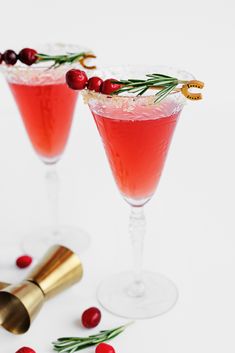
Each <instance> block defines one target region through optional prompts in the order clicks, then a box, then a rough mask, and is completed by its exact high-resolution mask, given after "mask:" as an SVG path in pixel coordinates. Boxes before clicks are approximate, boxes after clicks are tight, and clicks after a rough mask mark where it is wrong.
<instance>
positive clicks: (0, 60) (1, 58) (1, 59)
mask: <svg viewBox="0 0 235 353" xmlns="http://www.w3.org/2000/svg"><path fill="white" fill-rule="evenodd" d="M2 61H3V55H2V53H0V64H1V63H2Z"/></svg>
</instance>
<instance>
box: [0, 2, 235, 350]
mask: <svg viewBox="0 0 235 353" xmlns="http://www.w3.org/2000/svg"><path fill="white" fill-rule="evenodd" d="M234 27H235V24H234V2H233V1H228V0H225V1H223V2H218V1H217V2H212V1H207V2H206V1H202V0H199V1H192V2H188V1H186V0H181V1H174V2H173V1H161V2H157V1H155V0H153V1H148V0H146V1H144V2H141V3H140V4H139V2H137V1H123V0H120V1H115V2H114V1H94V2H92V1H87V2H86V1H78V0H70V1H67V2H63V1H54V0H51V1H45V0H40V1H37V2H32V1H15V2H7V1H4V2H2V4H1V19H0V31H1V49H2V50H5V49H7V48H10V47H12V48H16V47H17V48H22V47H24V46H26V45H27V46H35V43H37V42H44V41H69V42H75V43H76V42H77V43H82V44H83V43H84V44H85V45H87V46H88V47H91V48H93V50H94V51H95V52H96V53H97V55H98V56H99V59H100V62H101V63H104V64H107V65H110V64H111V65H113V64H123V63H128V64H129V63H135V64H138V63H139V64H145V63H147V64H155V63H157V64H167V65H174V66H179V67H182V68H184V69H186V70H188V71H191V72H192V73H194V74H195V76H196V77H197V78H198V79H201V80H204V81H205V83H206V89H205V90H204V97H205V98H204V100H203V101H202V102H197V103H194V102H192V103H189V104H188V106H187V107H186V108H185V110H184V112H183V114H182V118H181V121H180V123H179V125H178V128H177V130H176V134H175V136H174V141H173V144H172V147H171V150H170V154H169V158H168V161H167V164H166V168H165V171H164V174H163V178H162V180H161V183H160V186H159V189H158V191H157V193H156V195H155V197H154V198H153V200H152V201H151V202H150V203H149V204H148V205H147V207H146V215H147V220H148V237H147V239H146V252H145V267H146V269H150V270H154V271H159V272H162V273H164V274H166V275H167V276H169V277H170V278H171V279H173V280H174V281H175V282H176V283H177V285H178V289H179V293H180V298H179V301H178V303H177V305H176V307H175V308H174V309H173V310H172V311H171V312H169V313H168V314H166V315H164V316H161V317H158V318H156V319H152V320H148V321H139V322H137V323H136V324H135V325H133V326H131V327H130V328H128V331H127V332H126V333H124V334H123V335H122V336H120V337H118V338H117V339H115V342H113V345H114V346H115V347H116V351H117V353H118V352H120V353H121V352H126V353H133V352H135V353H143V352H161V353H173V352H174V353H188V352H190V353H198V352H213V353H219V352H222V351H223V352H226V353H232V352H234V347H235V343H234V324H233V323H234V316H235V302H234V298H235V284H234V283H235V276H234V274H235V237H234V199H235V198H234V196H235V195H234V192H235V190H234V177H235V175H234V174H235V173H234V147H235V146H234V144H235V143H234V127H235V124H234V121H235V108H234V71H235V70H234V63H235V60H234V59H235V58H234V36H233V34H232V33H234V30H235V28H234ZM0 82H1V85H0V97H1V100H0V102H1V104H0V116H1V121H0V124H1V127H0V161H1V174H0V190H1V191H0V195H1V196H0V218H1V221H0V232H1V233H0V234H1V235H0V244H1V245H0V246H1V249H0V255H1V256H0V278H1V279H2V280H8V281H16V280H19V279H20V278H23V276H24V274H25V272H26V271H19V270H17V269H16V268H15V267H14V260H15V257H16V255H18V254H20V250H19V248H18V247H17V244H18V242H19V241H20V236H21V234H23V233H22V232H23V231H27V230H29V229H31V228H33V227H37V226H40V225H43V224H46V223H48V221H49V219H48V217H47V199H46V194H45V193H44V184H43V175H44V168H43V165H42V163H41V162H40V161H39V160H38V159H37V157H36V155H35V154H34V152H33V151H32V148H31V146H30V144H29V141H28V139H27V136H26V134H25V131H24V129H23V126H22V123H21V120H20V117H19V114H18V112H17V110H16V107H15V105H14V103H13V100H12V98H11V96H10V92H9V91H8V88H7V86H6V84H5V82H4V80H3V78H1V79H0ZM58 167H59V172H60V176H61V184H62V185H61V202H60V212H61V223H65V224H73V225H80V226H82V227H83V228H85V229H86V230H87V231H89V232H90V234H91V235H92V246H91V248H90V249H89V251H88V252H86V253H84V254H82V259H83V261H84V266H85V277H84V280H83V282H82V283H81V284H79V285H77V286H76V287H74V288H73V289H71V290H69V291H67V292H66V293H64V294H62V295H61V296H59V297H58V298H56V299H54V300H52V301H51V302H50V303H47V304H46V306H45V307H44V309H43V310H42V312H41V314H40V315H39V317H38V318H37V319H36V321H35V322H34V324H33V326H32V329H31V330H30V332H29V333H27V334H26V335H23V336H19V337H15V336H12V335H10V334H8V333H6V332H5V331H3V330H0V345H1V352H4V353H14V352H15V351H16V350H17V349H18V348H19V347H21V346H23V345H28V346H32V347H34V348H35V349H36V351H37V353H42V352H44V353H49V352H51V346H50V342H51V341H52V340H54V339H55V338H56V337H59V336H61V335H63V336H64V335H81V334H84V335H85V334H88V333H90V331H89V332H87V331H85V330H83V329H81V327H80V324H79V317H80V314H81V312H82V311H83V309H84V308H86V307H87V306H89V305H96V304H97V302H96V299H95V289H96V287H97V285H98V283H99V282H100V280H101V279H103V278H104V277H105V276H106V275H108V274H110V273H114V272H116V271H120V270H124V269H126V268H129V267H130V266H131V258H130V245H129V239H128V234H127V222H128V206H127V205H126V204H125V202H124V201H122V199H121V197H120V196H119V194H118V191H117V189H116V187H115V185H114V181H113V178H112V176H111V172H110V170H109V167H108V164H107V161H106V159H105V156H104V151H103V147H102V145H101V142H100V140H99V137H98V133H97V131H96V128H95V125H94V122H93V121H92V118H91V115H90V113H89V112H88V108H87V106H84V105H83V104H82V102H81V100H80V101H79V104H78V106H77V111H76V115H75V120H74V126H73V130H72V133H71V137H70V141H69V144H68V147H67V150H66V153H65V155H64V157H63V159H62V161H61V162H60V163H59V166H58ZM32 236H33V235H32ZM124 321H125V320H122V319H119V318H116V317H114V316H112V315H110V314H108V313H106V312H103V321H102V323H101V324H100V327H99V328H100V329H102V328H106V327H112V326H115V325H117V324H120V323H122V322H124ZM88 351H89V352H93V351H94V349H90V350H88Z"/></svg>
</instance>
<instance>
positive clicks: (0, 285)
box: [0, 282, 10, 290]
mask: <svg viewBox="0 0 235 353" xmlns="http://www.w3.org/2000/svg"><path fill="white" fill-rule="evenodd" d="M9 285H10V284H9V283H5V282H0V290H1V289H3V288H6V287H8V286H9Z"/></svg>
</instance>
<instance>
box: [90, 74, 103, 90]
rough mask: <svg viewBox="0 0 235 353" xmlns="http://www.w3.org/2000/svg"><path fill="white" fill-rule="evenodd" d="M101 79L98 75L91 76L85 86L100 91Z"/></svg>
mask: <svg viewBox="0 0 235 353" xmlns="http://www.w3.org/2000/svg"><path fill="white" fill-rule="evenodd" d="M102 83H103V80H102V79H101V78H99V77H96V76H94V77H91V78H89V80H88V84H87V88H88V89H89V90H91V91H95V92H100V90H101V85H102Z"/></svg>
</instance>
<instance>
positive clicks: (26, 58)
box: [18, 48, 37, 66]
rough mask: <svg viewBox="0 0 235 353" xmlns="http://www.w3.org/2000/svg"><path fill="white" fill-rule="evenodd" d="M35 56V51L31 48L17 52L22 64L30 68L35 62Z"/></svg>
mask: <svg viewBox="0 0 235 353" xmlns="http://www.w3.org/2000/svg"><path fill="white" fill-rule="evenodd" d="M36 54H37V52H36V50H34V49H31V48H24V49H22V50H21V51H20V52H19V54H18V58H19V60H20V61H21V62H22V63H23V64H26V65H29V66H30V65H32V64H34V63H35V62H36V61H37V56H36Z"/></svg>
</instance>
